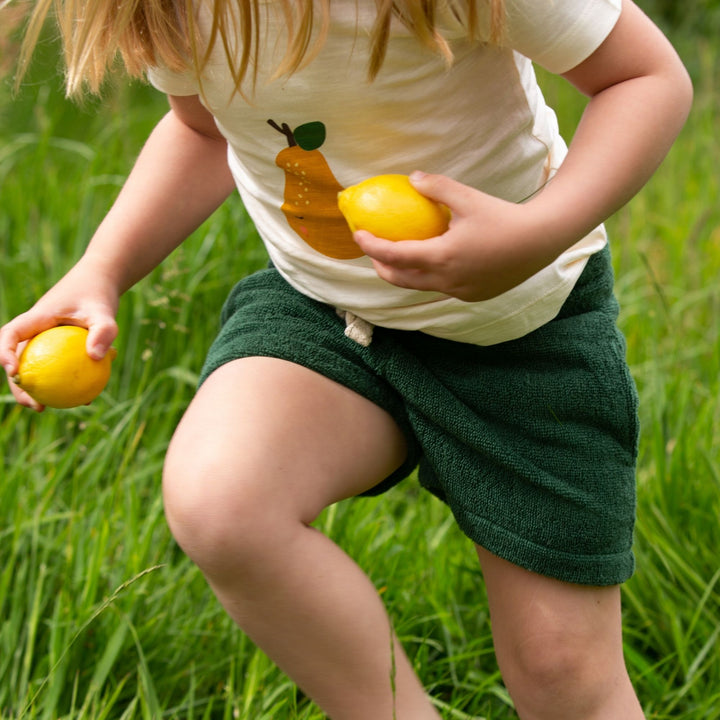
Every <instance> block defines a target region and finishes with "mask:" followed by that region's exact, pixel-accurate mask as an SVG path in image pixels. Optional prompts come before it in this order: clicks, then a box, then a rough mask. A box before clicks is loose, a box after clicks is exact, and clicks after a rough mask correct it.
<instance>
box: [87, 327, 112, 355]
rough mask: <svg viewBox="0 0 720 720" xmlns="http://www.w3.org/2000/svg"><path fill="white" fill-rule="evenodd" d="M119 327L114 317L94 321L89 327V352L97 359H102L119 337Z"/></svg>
mask: <svg viewBox="0 0 720 720" xmlns="http://www.w3.org/2000/svg"><path fill="white" fill-rule="evenodd" d="M117 333H118V327H117V323H116V322H115V320H114V318H112V317H108V318H102V319H99V320H96V321H94V322H93V323H92V324H91V325H90V327H89V328H88V337H87V344H86V348H87V353H88V355H89V356H90V357H91V358H93V359H95V360H101V359H102V358H103V357H105V355H106V354H107V351H108V350H109V349H110V345H112V341H113V340H114V339H115V338H116V337H117Z"/></svg>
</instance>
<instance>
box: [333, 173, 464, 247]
mask: <svg viewBox="0 0 720 720" xmlns="http://www.w3.org/2000/svg"><path fill="white" fill-rule="evenodd" d="M338 207H339V208H340V212H341V213H342V214H343V215H344V216H345V219H346V220H347V223H348V225H349V226H350V229H351V230H352V231H353V232H355V231H356V230H367V231H368V232H371V233H372V234H373V235H376V236H377V237H380V238H385V239H386V240H426V239H427V238H431V237H435V236H436V235H442V234H443V233H444V232H445V231H446V230H447V229H448V224H449V223H450V210H448V208H447V207H445V206H444V205H441V204H440V203H437V202H435V201H434V200H430V198H427V197H425V196H424V195H421V194H420V193H419V192H418V191H417V190H416V189H415V188H414V187H413V186H412V184H411V183H410V179H409V178H408V176H407V175H376V176H375V177H371V178H368V179H367V180H363V181H362V182H361V183H358V184H357V185H351V186H350V187H348V188H345V189H344V190H342V191H341V192H340V193H338Z"/></svg>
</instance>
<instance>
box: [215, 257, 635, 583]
mask: <svg viewBox="0 0 720 720" xmlns="http://www.w3.org/2000/svg"><path fill="white" fill-rule="evenodd" d="M617 312H618V306H617V302H616V300H615V298H614V295H613V274H612V266H611V263H610V254H609V250H608V249H607V248H606V249H605V250H604V251H603V252H601V253H599V254H597V255H595V256H593V257H592V258H591V259H590V261H589V262H588V265H587V267H586V268H585V270H584V272H583V274H582V276H581V277H580V279H579V281H578V283H577V285H576V287H575V288H574V290H573V292H572V293H571V295H570V297H569V298H568V300H567V301H566V302H565V304H564V305H563V307H562V309H561V311H560V313H559V315H558V316H557V317H556V318H555V319H554V320H552V321H551V322H549V323H548V324H546V325H544V326H543V327H541V328H540V329H538V330H535V331H534V332H532V333H530V334H528V335H526V336H525V337H522V338H520V339H518V340H512V341H510V342H505V343H500V344H497V345H492V346H489V347H480V346H476V345H469V344H464V343H457V342H452V341H449V340H442V339H439V338H434V337H431V336H429V335H426V334H424V333H421V332H408V331H400V330H388V329H385V328H375V332H374V335H373V341H372V343H371V344H370V346H369V347H363V346H361V345H359V344H357V343H356V342H354V341H353V340H351V339H349V338H347V337H345V335H344V323H343V321H342V320H341V319H340V318H339V317H338V316H337V314H336V312H335V309H334V308H332V307H330V306H327V305H324V304H322V303H318V302H315V301H314V300H311V299H309V298H307V297H305V296H303V295H301V294H300V293H298V292H297V291H295V290H294V289H293V288H291V287H290V286H289V285H288V284H287V283H286V282H285V281H284V280H283V279H282V278H281V277H280V275H279V274H278V273H277V271H275V270H274V269H268V270H263V271H260V272H258V273H256V274H254V275H252V276H250V277H247V278H245V279H244V280H242V281H241V282H239V283H238V284H237V286H236V287H235V288H234V289H233V291H232V293H231V294H230V296H229V298H228V300H227V302H226V304H225V307H224V308H223V313H222V323H223V324H222V329H221V331H220V334H219V335H218V337H217V339H216V340H215V342H214V343H213V345H212V347H211V349H210V351H209V354H208V358H207V361H206V364H205V367H204V368H203V371H202V380H204V379H205V378H206V377H207V376H208V375H209V374H210V373H211V372H212V371H213V370H215V369H216V368H218V367H219V366H221V365H223V364H224V363H226V362H229V361H231V360H234V359H236V358H240V357H247V356H253V355H262V356H270V357H277V358H283V359H286V360H290V361H293V362H296V363H299V364H301V365H304V366H306V367H308V368H310V369H312V370H315V371H317V372H319V373H322V374H323V375H325V376H327V377H329V378H331V379H333V380H335V381H337V382H339V383H342V384H343V385H346V386H348V387H349V388H351V389H353V390H355V391H356V392H358V393H360V394H361V395H363V396H365V397H367V398H369V399H370V400H372V401H373V402H375V403H377V404H378V405H380V406H381V407H383V408H384V409H385V410H387V411H388V412H389V413H390V414H391V415H392V416H393V417H394V418H395V419H396V420H397V422H398V424H399V425H400V427H401V428H402V429H403V431H404V432H405V435H406V436H407V440H408V446H409V455H408V459H407V462H406V463H405V464H404V465H403V467H402V468H400V469H399V470H398V471H396V472H395V473H393V475H392V476H391V477H389V478H387V479H386V480H385V481H384V482H383V483H381V484H380V485H378V486H377V487H376V488H375V489H374V490H373V491H372V492H371V493H370V494H377V493H380V492H383V491H385V490H387V489H389V488H390V487H392V486H393V485H395V484H396V483H397V482H399V481H400V480H402V479H403V478H404V477H406V476H407V475H409V474H410V473H411V472H412V471H413V469H414V468H415V467H416V466H419V470H418V478H419V481H420V483H421V484H422V485H423V486H424V487H425V488H427V489H428V490H430V491H431V492H432V493H434V494H435V495H436V496H437V497H439V498H441V499H442V500H443V501H444V502H446V503H447V504H448V506H449V507H450V508H451V510H452V512H453V514H454V516H455V518H456V519H457V522H458V523H459V525H460V527H461V528H462V530H463V531H464V532H465V533H466V534H467V535H468V537H470V539H472V540H473V541H474V542H476V543H477V544H479V545H481V546H483V547H485V548H486V549H488V550H489V551H491V552H492V553H495V554H496V555H499V556H501V557H503V558H505V559H507V560H509V561H511V562H513V563H515V564H517V565H520V566H522V567H525V568H527V569H529V570H532V571H535V572H538V573H541V574H543V575H547V576H550V577H555V578H558V579H560V580H565V581H568V582H573V583H580V584H586V585H612V584H616V583H620V582H623V581H625V580H626V579H627V578H628V577H630V575H631V574H632V572H633V567H634V559H633V554H632V547H631V546H632V536H633V526H634V521H635V461H636V455H637V440H638V420H637V394H636V391H635V386H634V384H633V381H632V379H631V377H630V374H629V371H628V367H627V364H626V362H625V342H624V339H623V337H622V335H621V333H620V332H619V330H618V329H617V326H616V318H617Z"/></svg>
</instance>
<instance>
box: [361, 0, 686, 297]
mask: <svg viewBox="0 0 720 720" xmlns="http://www.w3.org/2000/svg"><path fill="white" fill-rule="evenodd" d="M564 77H565V78H566V79H567V80H569V81H570V82H571V83H573V85H575V86H576V87H577V88H578V89H579V90H580V91H582V92H583V93H585V94H586V95H588V96H589V97H590V101H589V103H588V105H587V107H586V109H585V112H584V114H583V117H582V120H581V122H580V124H579V126H578V128H577V131H576V133H575V136H574V137H573V140H572V142H571V143H570V147H569V151H568V154H567V157H566V159H565V161H564V162H563V164H562V166H561V167H560V169H559V170H558V172H557V174H556V175H555V177H554V178H553V179H552V180H551V182H549V183H548V184H547V185H546V187H545V188H544V189H543V190H542V192H540V193H538V194H537V195H536V196H535V197H534V198H533V199H532V200H530V201H528V202H526V203H525V204H521V205H517V204H513V203H509V202H506V201H504V200H500V199H498V198H495V197H492V196H490V195H487V194H486V193H482V192H480V191H478V190H474V189H472V188H470V187H467V186H465V185H462V184H460V183H457V182H455V181H453V180H451V179H450V178H447V177H444V176H439V175H422V174H420V173H418V174H416V175H415V176H413V182H414V184H415V186H416V187H417V189H418V190H420V192H422V193H424V194H425V195H428V196H429V197H432V198H434V199H436V200H438V201H440V202H443V203H445V204H446V205H448V207H450V209H451V210H452V211H453V220H452V223H451V226H450V230H449V231H448V232H447V233H445V234H444V235H442V236H441V237H438V238H433V239H431V240H424V241H406V242H399V243H392V242H389V241H386V240H382V239H379V238H375V237H373V236H372V235H370V234H368V233H364V232H359V233H357V235H356V239H357V241H358V243H359V244H360V246H361V247H362V249H363V250H364V251H365V252H366V253H367V255H369V256H370V257H371V258H372V259H373V262H374V264H375V267H376V269H377V272H378V274H379V275H380V276H381V277H383V278H384V279H385V280H387V281H388V282H391V283H393V284H395V285H399V286H401V287H411V288H415V289H418V290H435V291H439V292H444V293H447V294H448V295H453V296H455V297H458V298H460V299H462V300H468V301H472V300H485V299H488V298H491V297H495V296H496V295H499V294H501V293H502V292H505V291H506V290H509V289H510V288H512V287H514V286H515V285H518V284H519V283H521V282H523V281H524V280H526V279H527V278H528V277H530V276H531V275H533V274H534V273H535V272H537V271H539V270H541V269H542V268H543V267H545V266H547V265H549V264H550V263H551V262H552V261H553V260H554V259H555V258H556V257H557V256H558V255H560V254H561V253H562V252H563V251H564V250H566V249H567V248H569V247H570V246H572V245H573V244H574V243H575V242H577V241H578V240H580V239H581V238H582V237H583V236H584V235H586V234H587V233H588V232H590V230H592V229H593V228H594V227H596V226H597V225H599V224H600V223H601V222H603V221H604V220H605V219H607V218H608V217H609V216H610V215H612V213H614V212H615V211H616V210H618V209H619V208H620V207H622V205H624V204H625V203H626V202H627V201H628V200H629V199H630V198H632V197H633V195H635V193H637V192H638V190H639V189H640V188H641V187H642V186H643V185H644V184H645V183H646V182H647V180H648V179H649V178H650V176H651V175H652V174H653V172H654V171H655V170H656V169H657V167H658V166H659V164H660V163H661V161H662V160H663V158H664V157H665V155H666V153H667V152H668V150H669V149H670V147H671V145H672V143H673V141H674V140H675V137H676V136H677V134H678V133H679V132H680V129H681V128H682V126H683V124H684V122H685V119H686V117H687V114H688V112H689V109H690V105H691V102H692V86H691V83H690V80H689V78H688V75H687V72H686V70H685V68H684V66H683V64H682V62H681V61H680V59H679V58H678V56H677V54H676V53H675V51H674V49H673V48H672V46H671V45H670V43H669V42H668V41H667V40H666V38H665V37H664V36H663V34H662V33H661V32H660V30H659V29H658V28H657V27H656V26H655V25H654V24H653V23H652V22H651V21H650V20H649V19H648V18H647V17H646V16H645V15H644V14H643V13H642V12H641V11H640V10H639V9H638V8H637V6H636V5H634V4H633V3H632V2H631V1H630V0H624V2H623V8H622V12H621V15H620V18H619V19H618V21H617V23H616V25H615V27H614V29H613V30H612V31H611V33H610V35H608V37H607V38H606V40H605V41H604V42H603V43H602V44H601V45H600V47H599V48H598V49H597V50H596V51H595V52H594V53H593V54H592V55H591V56H590V57H589V58H588V59H587V60H585V61H583V62H582V63H581V64H580V65H578V66H577V67H576V68H574V69H572V70H570V71H569V72H567V73H565V74H564Z"/></svg>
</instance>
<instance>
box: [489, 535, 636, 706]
mask: <svg viewBox="0 0 720 720" xmlns="http://www.w3.org/2000/svg"><path fill="white" fill-rule="evenodd" d="M477 551H478V556H479V558H480V563H481V565H482V569H483V574H484V577H485V582H486V584H487V591H488V598H489V600H490V616H491V620H492V626H493V639H494V642H495V651H496V654H497V658H498V662H499V664H500V669H501V671H502V673H503V678H504V680H505V683H506V685H507V687H508V690H509V692H510V695H511V696H512V698H513V700H514V702H515V706H516V708H517V711H518V714H519V715H520V717H521V718H522V719H523V720H545V719H547V720H565V719H567V720H620V719H622V720H640V719H641V718H643V717H644V715H643V712H642V709H641V707H640V703H639V702H638V699H637V697H636V695H635V692H634V690H633V688H632V686H631V684H630V680H629V678H628V675H627V671H626V669H625V662H624V659H623V650H622V631H621V617H620V589H619V588H618V587H606V588H597V587H584V586H578V585H571V584H569V583H562V582H559V581H557V580H553V579H550V578H547V577H543V576H541V575H537V574H535V573H531V572H528V571H527V570H524V569H522V568H519V567H517V566H515V565H512V564H511V563H508V562H507V561H505V560H502V559H500V558H498V557H496V556H495V555H492V554H490V553H489V552H487V551H486V550H483V549H482V548H478V549H477Z"/></svg>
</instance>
